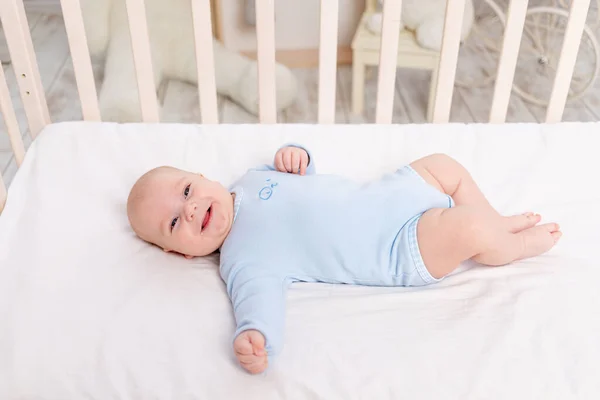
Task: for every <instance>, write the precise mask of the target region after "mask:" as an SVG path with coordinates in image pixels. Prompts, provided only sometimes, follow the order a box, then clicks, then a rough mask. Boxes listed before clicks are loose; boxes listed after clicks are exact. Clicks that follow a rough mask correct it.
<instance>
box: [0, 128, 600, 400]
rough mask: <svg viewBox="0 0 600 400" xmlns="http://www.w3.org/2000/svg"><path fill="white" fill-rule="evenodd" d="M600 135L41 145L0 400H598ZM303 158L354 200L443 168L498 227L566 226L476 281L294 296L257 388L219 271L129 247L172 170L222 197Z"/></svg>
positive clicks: (343, 131) (20, 188)
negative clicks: (138, 210) (335, 177)
mask: <svg viewBox="0 0 600 400" xmlns="http://www.w3.org/2000/svg"><path fill="white" fill-rule="evenodd" d="M599 132H600V124H598V123H590V122H588V123H561V124H554V125H544V124H542V125H536V124H507V125H479V124H472V125H463V124H447V125H427V124H424V125H322V126H319V125H214V126H212V125H208V126H202V125H191V124H190V125H188V124H163V125H152V124H150V125H146V124H123V125H120V124H112V123H92V122H68V123H57V124H53V125H49V126H48V127H46V128H45V129H44V130H43V132H42V133H41V134H40V135H39V136H38V138H37V139H36V140H35V141H34V142H33V144H32V145H31V147H30V150H29V151H28V153H27V156H26V159H25V162H24V164H23V165H22V167H21V169H20V170H19V172H18V173H17V175H16V176H15V178H14V180H13V183H12V185H11V187H10V188H9V194H8V201H7V203H6V208H5V210H4V212H3V214H2V215H1V216H0V399H3V400H12V399H103V400H108V399H162V400H167V399H178V400H181V399H242V398H243V399H261V400H266V399H346V400H347V399H399V398H410V399H417V398H419V399H424V398H427V399H544V400H548V399H561V400H564V399H598V398H600V379H599V378H600V340H599V338H600V296H599V293H600V290H599V289H598V286H599V285H600V279H599V278H600V257H599V255H598V248H599V246H600V233H599V232H600V230H599V229H598V227H599V226H600V188H599V186H600V185H598V182H599V181H598V173H599V172H600V134H599ZM288 141H294V142H300V143H303V144H304V145H306V146H307V147H308V148H309V149H310V150H311V152H312V154H313V157H314V159H315V162H316V164H317V166H318V172H319V173H336V174H342V175H345V176H348V177H351V178H353V179H356V180H359V181H367V180H369V179H373V178H376V177H378V176H380V175H381V174H383V173H385V172H390V171H392V170H395V169H396V168H398V167H399V166H401V165H404V164H406V163H408V162H410V161H412V160H414V159H415V158H418V157H421V156H424V155H426V154H430V153H435V152H443V153H447V154H449V155H450V156H452V157H454V158H456V159H457V160H458V161H460V162H461V163H463V165H465V166H466V167H467V168H468V169H469V171H470V172H471V174H472V175H473V177H474V178H475V179H476V180H477V181H478V183H479V184H480V187H481V189H482V190H483V192H484V194H485V195H486V196H487V197H488V199H489V200H490V202H491V203H492V205H494V206H495V207H496V208H497V209H498V210H499V211H500V212H501V213H504V214H515V213H521V212H524V211H529V210H532V211H535V212H539V213H540V214H542V216H543V221H542V222H545V221H556V222H558V223H559V224H560V225H561V228H562V230H563V233H564V235H563V237H562V239H561V240H560V241H559V243H558V245H557V246H556V247H555V248H553V249H552V250H551V251H550V252H548V253H546V254H544V255H541V256H539V257H536V258H532V259H528V260H523V261H520V262H515V263H513V264H510V265H507V266H503V267H495V268H494V267H483V266H480V265H477V264H475V263H471V262H466V263H464V264H463V265H461V267H460V268H459V269H458V270H457V271H456V272H455V273H453V274H452V275H451V276H449V277H448V278H447V279H445V280H444V281H442V282H441V283H438V284H435V285H431V286H428V287H423V288H377V287H360V286H352V285H332V284H316V283H299V284H294V285H292V287H291V288H290V290H289V292H288V297H287V317H286V318H287V319H286V321H287V322H286V336H285V347H284V350H283V352H282V353H281V354H280V356H279V357H278V358H277V359H275V360H273V361H272V362H271V364H270V366H269V369H268V370H267V371H266V372H265V373H263V374H260V375H250V374H248V373H246V372H244V371H243V370H242V369H241V368H240V367H239V366H238V365H237V363H236V362H235V358H234V355H233V352H232V349H231V340H232V337H231V335H232V333H233V330H234V321H233V316H232V310H231V304H230V302H229V300H228V298H227V294H226V291H225V287H224V283H223V282H222V280H221V279H220V277H219V273H218V256H217V255H211V256H208V257H205V258H195V259H192V260H187V259H185V258H183V257H178V256H176V255H173V254H167V253H164V252H162V251H161V250H160V249H158V248H156V247H154V246H150V245H148V244H146V243H143V242H142V241H140V240H139V239H137V238H136V237H135V235H134V234H133V233H132V231H131V229H130V227H129V225H128V222H127V218H126V214H125V201H126V197H127V194H128V191H129V188H130V187H131V185H132V184H133V182H134V181H135V180H136V179H137V177H138V176H139V175H141V174H142V173H143V172H145V171H146V170H148V169H150V168H152V167H154V166H158V165H163V164H169V165H173V166H176V167H179V168H185V169H188V170H192V171H197V172H202V173H203V174H204V175H205V176H207V177H208V178H209V179H215V180H219V181H221V182H222V183H223V184H225V185H228V184H230V183H231V182H233V180H234V179H235V178H236V177H237V176H239V175H240V174H242V173H243V172H244V171H245V170H246V169H247V168H249V167H252V166H255V165H256V164H258V163H263V162H270V161H271V160H272V157H273V154H274V152H275V151H276V150H277V148H278V147H279V146H280V145H281V144H283V143H285V142H288Z"/></svg>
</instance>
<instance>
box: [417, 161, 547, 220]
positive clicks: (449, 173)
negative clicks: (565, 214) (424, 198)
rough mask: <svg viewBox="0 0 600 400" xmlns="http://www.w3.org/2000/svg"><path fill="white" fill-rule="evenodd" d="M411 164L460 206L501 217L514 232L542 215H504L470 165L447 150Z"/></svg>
mask: <svg viewBox="0 0 600 400" xmlns="http://www.w3.org/2000/svg"><path fill="white" fill-rule="evenodd" d="M410 165H411V167H413V169H414V170H415V171H416V172H417V173H418V174H419V175H421V176H422V177H423V179H425V181H426V182H427V183H429V184H430V185H432V186H434V187H436V188H437V189H438V190H440V191H441V192H443V193H446V194H448V195H450V196H452V198H453V199H454V202H455V203H456V205H457V206H461V205H468V206H471V207H474V208H477V209H479V210H480V212H481V213H483V214H489V215H488V216H489V217H496V218H500V219H501V220H502V222H501V223H502V224H504V225H505V226H506V228H507V229H508V230H509V231H511V232H519V231H521V230H523V229H527V228H530V227H532V226H534V225H535V224H537V223H538V222H539V221H540V219H541V217H540V216H539V215H535V214H533V213H525V214H523V215H515V216H511V217H502V216H501V215H500V214H499V213H498V212H497V211H496V210H495V209H494V208H493V207H492V205H491V204H490V203H489V202H488V200H487V199H486V198H485V196H484V195H483V193H482V192H481V190H480V189H479V186H477V183H475V180H474V179H473V178H472V177H471V174H469V172H468V171H467V169H466V168H465V167H463V166H462V165H461V164H460V163H459V162H457V161H456V160H454V159H453V158H451V157H449V156H447V155H445V154H432V155H429V156H426V157H423V158H420V159H418V160H416V161H414V162H412V163H411V164H410Z"/></svg>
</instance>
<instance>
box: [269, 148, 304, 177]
mask: <svg viewBox="0 0 600 400" xmlns="http://www.w3.org/2000/svg"><path fill="white" fill-rule="evenodd" d="M308 162H309V160H308V153H307V152H306V150H304V149H301V148H299V147H294V146H288V147H284V148H283V149H280V150H279V151H278V152H277V154H275V168H277V170H278V171H280V172H289V173H292V174H300V175H304V174H305V173H306V167H307V166H308Z"/></svg>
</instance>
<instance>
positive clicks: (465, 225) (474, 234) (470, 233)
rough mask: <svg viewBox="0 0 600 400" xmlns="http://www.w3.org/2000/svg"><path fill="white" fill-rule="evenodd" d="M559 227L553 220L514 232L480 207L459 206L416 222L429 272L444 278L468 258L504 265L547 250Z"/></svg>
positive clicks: (436, 211) (439, 209)
mask: <svg viewBox="0 0 600 400" xmlns="http://www.w3.org/2000/svg"><path fill="white" fill-rule="evenodd" d="M558 229H559V228H558V225H557V224H553V223H550V224H543V225H538V226H534V227H531V228H528V229H525V230H523V231H521V232H518V233H513V232H510V231H508V230H506V227H505V225H504V224H503V223H502V219H499V218H497V217H495V216H494V215H492V214H491V213H490V212H488V211H485V210H484V209H482V208H481V207H473V206H470V205H458V206H456V207H454V208H449V209H441V208H435V209H431V210H429V211H427V212H425V213H424V214H423V216H422V217H421V218H420V220H419V223H418V225H417V240H418V243H419V249H420V251H421V256H422V257H423V262H424V263H425V266H426V267H427V269H428V271H429V272H430V273H431V275H432V276H434V277H435V278H441V277H443V276H446V275H447V274H449V273H450V272H452V271H453V270H454V269H456V268H457V267H458V266H459V264H460V263H461V262H463V261H465V260H468V259H473V260H475V261H477V262H480V263H482V264H486V265H503V264H507V263H510V262H512V261H515V260H519V259H522V258H527V257H533V256H536V255H539V254H542V253H545V252H546V251H548V250H550V248H552V246H554V244H555V243H556V241H557V240H558V239H559V238H560V235H561V233H560V232H559V230H558Z"/></svg>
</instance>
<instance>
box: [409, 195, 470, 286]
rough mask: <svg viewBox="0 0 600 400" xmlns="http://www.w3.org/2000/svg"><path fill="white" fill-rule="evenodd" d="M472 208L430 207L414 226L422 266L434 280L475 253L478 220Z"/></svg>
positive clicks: (446, 273)
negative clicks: (415, 226) (423, 265)
mask: <svg viewBox="0 0 600 400" xmlns="http://www.w3.org/2000/svg"><path fill="white" fill-rule="evenodd" d="M477 214H478V212H477V211H476V210H474V209H473V208H472V207H468V206H457V207H454V208H432V209H430V210H428V211H426V212H425V213H424V214H423V215H422V216H421V218H420V219H419V223H418V224H417V241H418V243H419V251H420V252H421V257H422V258H423V263H424V264H425V267H426V268H427V270H428V271H429V273H430V274H431V275H432V276H433V277H434V278H436V279H439V278H442V277H444V276H446V275H448V274H449V273H450V272H452V271H453V270H454V269H456V268H457V267H458V266H459V265H460V263H461V262H463V261H465V260H468V259H470V258H471V257H473V256H474V255H476V254H478V253H479V251H480V248H479V239H478V237H477V236H478V235H479V234H481V233H482V232H479V226H480V223H479V222H478V221H477V219H478V218H479V217H480V216H478V215H477Z"/></svg>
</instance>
